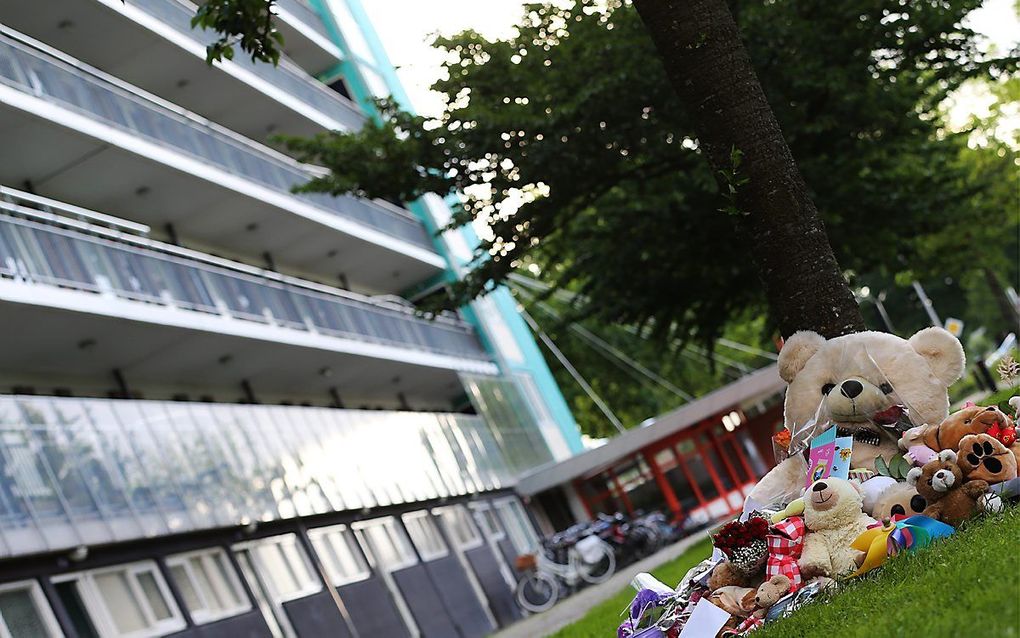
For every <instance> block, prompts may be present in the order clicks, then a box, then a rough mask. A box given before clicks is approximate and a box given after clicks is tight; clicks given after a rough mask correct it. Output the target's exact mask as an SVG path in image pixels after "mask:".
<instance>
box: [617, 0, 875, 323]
mask: <svg viewBox="0 0 1020 638" xmlns="http://www.w3.org/2000/svg"><path fill="white" fill-rule="evenodd" d="M634 5H635V7H636V8H637V10H638V13H639V14H640V15H641V19H642V20H643V21H644V23H645V26H646V27H647V28H648V30H649V32H650V33H651V35H652V39H653V41H654V42H655V45H656V48H657V49H658V51H659V54H660V56H661V57H662V59H663V62H664V65H665V68H666V72H667V75H668V76H669V78H670V82H671V84H672V85H673V89H674V90H675V91H676V92H677V93H678V94H679V96H680V98H681V100H682V101H683V102H684V104H685V105H686V106H687V108H688V109H689V110H690V113H691V115H692V117H693V118H694V121H695V126H696V127H697V131H698V143H699V145H700V148H701V150H702V151H703V152H704V153H705V155H706V157H707V158H708V161H709V164H710V165H711V166H712V168H713V170H714V172H715V174H716V176H717V179H718V181H719V183H720V187H721V188H722V189H723V192H724V194H725V193H729V192H730V188H731V187H732V188H733V189H735V194H734V196H733V207H732V208H733V210H731V211H730V212H731V214H733V216H734V219H735V222H736V224H737V229H738V231H740V232H741V233H742V234H743V235H744V236H745V237H747V238H748V244H749V245H748V247H747V248H748V250H749V252H750V254H751V257H752V259H753V260H754V263H755V266H756V267H757V269H758V273H759V275H760V277H761V280H762V283H763V284H764V287H765V295H766V299H767V300H768V303H769V307H770V308H771V310H772V313H773V315H774V317H775V319H776V320H777V322H778V324H779V330H780V332H781V333H782V335H783V336H784V337H788V336H790V335H791V334H793V333H794V332H795V331H797V330H814V331H816V332H818V333H819V334H821V335H823V336H825V337H835V336H838V335H842V334H847V333H850V332H856V331H860V330H863V329H864V319H863V317H862V315H861V311H860V308H859V307H858V306H857V302H856V301H855V300H854V296H853V293H852V292H851V291H850V287H849V286H848V285H847V282H846V280H845V279H844V278H843V275H842V273H841V272H840V269H839V264H838V263H837V262H836V257H835V255H834V254H833V252H832V247H831V246H830V245H829V239H828V237H827V235H826V234H825V227H824V225H823V224H822V220H821V218H820V217H819V215H818V211H817V209H816V208H815V205H814V203H813V202H812V201H811V198H810V197H809V196H808V192H807V186H806V185H805V184H804V178H803V177H802V176H801V174H800V171H799V170H798V168H797V165H796V164H795V163H794V161H793V154H792V153H791V152H790V148H789V146H787V144H786V141H785V140H784V139H783V134H782V131H781V130H780V128H779V123H778V122H777V121H776V117H775V115H774V114H773V112H772V108H771V107H770V106H769V103H768V101H767V100H766V98H765V92H764V91H763V90H762V88H761V84H760V83H759V82H758V76H757V74H756V73H755V71H754V68H753V67H752V66H751V60H750V58H749V56H748V54H747V51H746V49H745V48H744V45H743V42H742V41H741V39H740V34H739V32H738V30H737V25H736V22H735V21H734V20H733V16H732V15H731V14H730V11H729V8H728V7H727V5H726V0H634ZM791 72H792V71H791ZM737 153H739V155H740V160H739V165H737V166H736V168H735V164H736V163H735V162H734V156H735V154H737ZM720 214H724V213H720ZM720 258H722V259H740V258H741V256H740V255H723V256H720Z"/></svg>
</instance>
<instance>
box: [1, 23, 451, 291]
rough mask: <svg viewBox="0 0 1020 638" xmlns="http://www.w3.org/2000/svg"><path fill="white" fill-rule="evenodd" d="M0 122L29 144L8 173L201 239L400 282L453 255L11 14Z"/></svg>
mask: <svg viewBox="0 0 1020 638" xmlns="http://www.w3.org/2000/svg"><path fill="white" fill-rule="evenodd" d="M0 131H2V132H3V134H4V136H5V140H6V142H7V144H8V145H9V146H10V147H12V148H18V149H20V150H21V151H22V152H20V153H19V154H17V156H15V155H13V154H8V155H7V156H5V157H3V158H0V181H6V182H7V183H15V184H23V183H31V184H32V185H33V188H34V189H35V190H36V191H37V192H40V193H42V194H46V195H49V196H53V197H55V198H58V199H64V200H69V201H74V202H76V203H80V204H82V205H85V206H89V207H91V208H97V209H102V210H106V211H110V212H111V213H114V214H117V215H120V216H123V217H132V216H134V217H132V218H134V219H136V221H141V222H144V223H147V224H150V225H151V226H154V227H156V228H163V227H165V225H166V224H173V226H174V228H175V230H176V232H177V233H178V234H179V235H180V236H182V237H186V238H189V239H193V240H195V241H197V242H199V243H203V244H207V245H213V246H217V247H218V248H220V249H223V250H227V251H231V252H234V253H236V254H240V255H250V256H257V255H261V254H262V253H264V252H270V253H272V254H273V256H274V258H275V260H276V263H279V264H286V265H289V266H290V267H292V268H294V269H299V270H300V271H307V272H311V273H324V274H326V273H328V276H335V273H337V272H342V273H344V275H345V277H346V278H347V279H348V280H349V281H351V282H352V284H353V285H354V286H355V287H358V288H359V289H364V290H369V291H373V292H399V291H400V290H402V289H403V288H405V287H407V286H410V285H412V284H414V283H416V282H418V281H421V280H423V279H425V278H427V277H429V276H432V275H434V274H436V273H437V272H439V271H440V270H441V269H442V268H443V267H444V266H445V262H444V260H443V259H442V258H441V257H440V256H439V255H437V254H436V253H435V252H433V251H432V250H431V240H430V238H429V237H428V234H427V233H426V231H425V229H424V228H423V227H422V225H421V223H420V222H419V221H418V220H417V219H416V218H414V217H413V216H412V215H411V214H410V213H408V212H407V211H405V210H403V209H400V208H397V207H395V206H391V205H389V204H387V203H385V202H380V201H367V200H363V199H358V198H355V197H350V196H344V197H336V198H334V197H330V196H328V195H319V194H312V195H300V196H299V195H294V194H292V193H290V188H291V187H292V186H294V185H296V184H301V183H303V182H305V181H307V180H308V179H309V178H310V177H311V176H312V175H313V174H314V171H315V170H317V169H314V168H313V167H308V166H304V165H301V164H299V163H297V162H294V161H293V160H291V159H290V158H288V157H286V156H284V155H282V154H280V153H276V152H275V151H273V150H271V149H269V148H266V147H263V146H260V145H258V144H256V143H254V142H251V141H250V140H247V139H245V138H242V137H240V136H238V135H236V134H234V133H232V132H231V131H228V130H226V129H223V128H221V127H219V126H216V125H215V124H212V123H210V122H208V121H206V120H202V119H201V118H199V117H197V116H195V115H193V114H190V113H188V112H186V111H183V110H181V109H179V108H177V107H175V106H174V105H172V104H169V103H165V102H163V101H162V100H159V99H158V98H156V97H154V96H150V95H147V94H144V93H142V92H141V91H139V90H137V89H134V88H133V87H131V86H130V85H126V84H123V83H121V82H119V81H118V80H116V79H115V78H112V77H109V76H106V75H105V74H103V73H101V72H99V71H97V70H95V69H92V68H90V67H87V66H86V65H84V64H82V63H80V62H77V61H75V60H73V59H70V58H67V57H66V56H63V55H62V54H60V53H59V52H57V51H55V50H52V49H50V48H49V47H46V46H45V45H43V44H41V43H38V42H35V41H33V40H31V39H29V38H27V37H26V36H22V35H20V34H17V33H16V32H13V31H10V30H8V29H6V28H2V27H0ZM72 133H73V134H72ZM324 228H330V229H333V230H336V231H340V232H323V230H324ZM380 248H381V249H383V250H379V249H380Z"/></svg>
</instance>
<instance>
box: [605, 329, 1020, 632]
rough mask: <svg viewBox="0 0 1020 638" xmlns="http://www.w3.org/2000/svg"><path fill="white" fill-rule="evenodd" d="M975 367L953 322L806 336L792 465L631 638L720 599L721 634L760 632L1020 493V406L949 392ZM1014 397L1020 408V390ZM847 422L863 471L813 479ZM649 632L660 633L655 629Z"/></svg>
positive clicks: (784, 438) (785, 460) (789, 363)
mask: <svg viewBox="0 0 1020 638" xmlns="http://www.w3.org/2000/svg"><path fill="white" fill-rule="evenodd" d="M964 365H965V360H964V353H963V349H962V347H961V346H960V343H959V341H957V339H956V338H955V337H954V336H952V335H951V334H950V333H948V332H947V331H945V330H943V329H941V328H926V329H924V330H921V331H920V332H918V333H917V334H915V335H914V336H913V337H911V338H910V339H901V338H899V337H896V336H894V335H890V334H886V333H877V332H861V333H856V334H851V335H846V336H843V337H838V338H835V339H829V340H826V339H824V338H823V337H821V336H819V335H818V334H815V333H813V332H798V333H796V334H794V335H793V336H792V337H791V338H790V339H789V340H788V341H787V342H786V344H785V345H784V347H783V349H782V350H781V352H780V355H779V372H780V375H781V376H782V377H783V379H784V380H785V381H787V383H788V384H789V387H788V389H787V393H786V400H785V406H784V412H785V414H784V417H785V422H786V429H784V431H783V432H781V433H780V434H779V435H777V436H776V437H775V439H774V443H775V444H776V449H777V459H780V462H779V464H778V465H777V466H776V467H775V468H773V470H772V471H771V472H769V473H768V474H767V475H766V476H765V477H763V478H762V479H761V480H760V481H759V483H758V484H757V486H756V487H755V488H754V490H752V492H751V493H750V495H749V496H748V498H747V501H746V502H745V507H744V513H743V514H742V516H741V517H740V519H738V520H736V521H731V522H730V523H727V524H726V525H723V526H722V527H721V528H719V530H718V531H717V532H716V533H715V534H714V535H713V537H712V538H713V544H714V545H715V547H716V551H715V553H714V554H713V557H712V558H711V559H708V560H706V561H703V562H702V563H701V564H700V565H698V566H697V567H695V568H694V569H692V570H691V571H690V572H688V574H687V575H686V576H685V578H684V579H683V581H681V583H680V584H679V585H678V586H677V588H676V590H675V592H676V593H675V595H673V596H668V597H663V598H660V604H661V605H662V606H665V607H668V612H667V613H662V614H660V615H659V616H657V618H659V619H662V620H664V621H665V622H664V623H663V622H660V623H659V624H653V625H645V626H642V624H641V623H640V622H632V623H631V625H630V628H631V629H627V628H625V627H621V628H620V631H619V637H620V638H630V637H631V636H634V637H637V636H642V637H643V636H645V635H649V636H659V635H661V636H677V635H679V634H680V632H681V631H682V629H683V627H684V624H685V623H686V621H687V620H688V619H689V618H690V617H691V616H692V614H693V615H696V614H694V610H695V608H696V607H697V606H698V605H705V604H709V603H710V604H711V605H714V606H715V607H718V608H719V609H721V610H723V611H724V612H726V613H728V614H729V617H730V618H729V621H728V622H726V624H725V625H724V626H723V627H722V629H721V630H719V631H718V634H717V635H718V636H743V635H746V634H747V633H749V632H751V631H753V630H754V629H756V628H757V627H759V626H761V625H762V624H763V623H764V622H767V621H771V620H773V619H775V618H779V617H782V616H784V615H788V614H789V613H791V612H793V611H795V610H796V609H797V608H798V607H799V606H800V605H802V604H804V603H805V602H807V601H809V600H810V599H811V597H812V596H814V595H816V594H817V593H818V592H820V591H822V590H823V589H825V588H827V587H830V586H832V585H833V584H835V583H837V582H838V581H839V580H841V579H845V578H849V577H854V576H859V575H861V574H863V573H865V572H867V571H869V570H871V569H874V568H876V567H879V566H881V564H882V563H883V562H884V561H885V559H886V557H887V556H889V555H891V554H894V553H896V552H900V551H913V550H916V549H920V548H922V547H925V546H927V545H928V544H929V543H930V542H932V541H933V540H935V539H937V538H941V537H944V536H947V535H949V534H951V533H952V532H953V530H954V529H955V528H958V527H959V526H961V525H965V524H966V523H967V521H968V520H970V519H971V518H973V517H975V516H978V515H982V514H989V513H996V512H999V511H1001V510H1002V508H1003V503H1004V501H1006V500H1014V501H1015V500H1016V499H1017V498H1018V492H1020V479H1018V476H1017V472H1018V466H1020V441H1018V437H1017V432H1016V422H1015V420H1014V417H1012V416H1010V415H1009V414H1007V413H1005V412H1003V411H1002V410H1000V409H999V408H997V407H995V406H976V405H973V404H967V405H966V406H964V407H963V408H962V409H960V410H958V411H956V412H954V413H952V414H950V413H949V399H948V392H947V390H948V387H949V386H950V385H951V384H952V383H954V382H955V381H957V380H958V379H959V378H960V377H961V376H962V374H963V371H964ZM1010 405H1011V406H1013V408H1014V410H1016V411H1018V412H1020V398H1014V399H1013V400H1011V401H1010ZM833 427H835V428H836V436H839V437H843V438H842V440H843V441H849V440H850V438H852V449H851V450H848V452H849V458H850V462H849V471H848V472H846V473H845V474H846V477H845V478H843V477H841V476H835V475H829V473H828V471H826V472H825V473H824V475H823V476H821V477H817V480H813V481H810V482H809V481H808V472H809V470H810V471H811V472H812V476H811V478H816V476H815V473H816V472H817V468H816V467H815V466H814V462H812V467H811V468H809V465H808V462H807V450H808V448H809V446H810V445H811V442H812V440H813V439H814V438H815V437H816V436H818V435H819V434H821V433H822V432H824V431H827V430H828V431H831V429H832V428H833ZM830 436H831V432H830ZM844 445H845V444H844ZM812 458H813V459H814V458H816V457H812ZM805 485H807V487H806V488H805ZM699 627H700V625H699ZM649 629H658V630H660V633H658V634H656V633H649V634H644V633H641V632H642V631H647V630H649Z"/></svg>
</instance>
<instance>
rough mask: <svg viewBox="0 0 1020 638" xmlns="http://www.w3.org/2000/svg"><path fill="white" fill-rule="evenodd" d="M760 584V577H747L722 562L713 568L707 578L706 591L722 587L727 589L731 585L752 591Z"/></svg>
mask: <svg viewBox="0 0 1020 638" xmlns="http://www.w3.org/2000/svg"><path fill="white" fill-rule="evenodd" d="M760 582H761V578H760V577H757V576H747V575H746V574H744V573H743V572H741V571H740V570H739V569H737V568H736V567H734V566H733V564H732V563H731V562H730V561H728V560H724V561H723V562H721V563H719V564H718V565H716V566H715V569H713V570H712V574H711V575H710V576H709V577H708V590H709V591H716V590H718V589H721V588H723V587H729V586H732V585H735V586H737V587H750V588H752V589H753V588H755V587H757V586H758V583H760Z"/></svg>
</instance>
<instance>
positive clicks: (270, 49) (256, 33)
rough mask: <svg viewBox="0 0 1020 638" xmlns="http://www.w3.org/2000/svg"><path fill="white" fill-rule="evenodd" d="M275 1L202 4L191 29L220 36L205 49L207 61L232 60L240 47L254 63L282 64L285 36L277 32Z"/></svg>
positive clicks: (214, 0)
mask: <svg viewBox="0 0 1020 638" xmlns="http://www.w3.org/2000/svg"><path fill="white" fill-rule="evenodd" d="M274 3H275V0H205V1H204V2H201V3H199V6H198V10H197V11H196V12H195V16H194V17H193V18H192V19H191V27H192V28H195V27H201V28H202V29H209V30H212V31H215V32H217V33H219V38H217V39H216V41H215V42H212V43H211V44H209V45H208V46H207V47H206V48H205V58H206V62H208V63H209V64H212V63H213V62H214V61H216V60H223V59H224V58H226V59H227V60H232V59H233V58H234V47H235V46H237V47H239V48H240V49H241V51H243V52H244V53H247V54H248V55H249V56H251V59H252V61H255V60H258V61H260V62H270V63H272V64H279V62H280V47H281V46H282V45H283V34H281V33H280V32H279V31H278V30H277V29H276V23H275V21H274V15H273V5H274Z"/></svg>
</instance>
